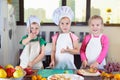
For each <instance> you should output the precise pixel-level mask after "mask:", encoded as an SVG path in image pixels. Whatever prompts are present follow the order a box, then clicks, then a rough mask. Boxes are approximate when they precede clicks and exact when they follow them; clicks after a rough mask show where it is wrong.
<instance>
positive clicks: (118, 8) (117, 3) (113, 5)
mask: <svg viewBox="0 0 120 80" xmlns="http://www.w3.org/2000/svg"><path fill="white" fill-rule="evenodd" d="M101 5H102V6H101ZM95 14H99V15H101V16H102V17H103V20H104V23H106V24H118V23H119V24H120V0H109V1H107V0H91V15H95Z"/></svg>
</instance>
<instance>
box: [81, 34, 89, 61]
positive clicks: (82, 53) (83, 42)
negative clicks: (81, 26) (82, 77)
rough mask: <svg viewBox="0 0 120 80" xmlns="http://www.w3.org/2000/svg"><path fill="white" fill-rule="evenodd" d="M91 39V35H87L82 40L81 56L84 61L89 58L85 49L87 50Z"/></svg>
mask: <svg viewBox="0 0 120 80" xmlns="http://www.w3.org/2000/svg"><path fill="white" fill-rule="evenodd" d="M89 39H90V35H88V36H85V38H84V39H83V41H82V45H81V48H80V56H81V60H82V61H84V60H87V58H86V53H85V50H86V46H87V43H88V41H89Z"/></svg>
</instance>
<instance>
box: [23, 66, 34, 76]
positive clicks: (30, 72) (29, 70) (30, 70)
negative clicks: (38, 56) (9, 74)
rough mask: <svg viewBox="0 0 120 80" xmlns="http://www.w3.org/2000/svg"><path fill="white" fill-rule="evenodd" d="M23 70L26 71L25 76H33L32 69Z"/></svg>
mask: <svg viewBox="0 0 120 80" xmlns="http://www.w3.org/2000/svg"><path fill="white" fill-rule="evenodd" d="M24 70H25V71H26V74H27V75H31V74H33V70H32V68H28V67H27V68H25V69H24Z"/></svg>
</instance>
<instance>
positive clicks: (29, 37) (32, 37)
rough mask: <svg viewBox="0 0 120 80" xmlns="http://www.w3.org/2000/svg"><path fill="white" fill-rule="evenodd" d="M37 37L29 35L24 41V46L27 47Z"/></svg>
mask: <svg viewBox="0 0 120 80" xmlns="http://www.w3.org/2000/svg"><path fill="white" fill-rule="evenodd" d="M35 37H36V35H35V34H32V33H29V35H28V37H27V38H25V39H23V40H22V44H23V45H26V44H28V43H29V42H30V40H32V39H34V38H35Z"/></svg>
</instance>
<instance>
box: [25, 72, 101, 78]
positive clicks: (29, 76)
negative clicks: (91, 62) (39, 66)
mask: <svg viewBox="0 0 120 80" xmlns="http://www.w3.org/2000/svg"><path fill="white" fill-rule="evenodd" d="M37 71H38V70H35V73H34V74H33V75H35V74H36V73H37ZM31 76H32V75H27V76H25V77H24V78H23V80H31ZM83 77H84V80H102V78H101V77H100V76H83Z"/></svg>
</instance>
